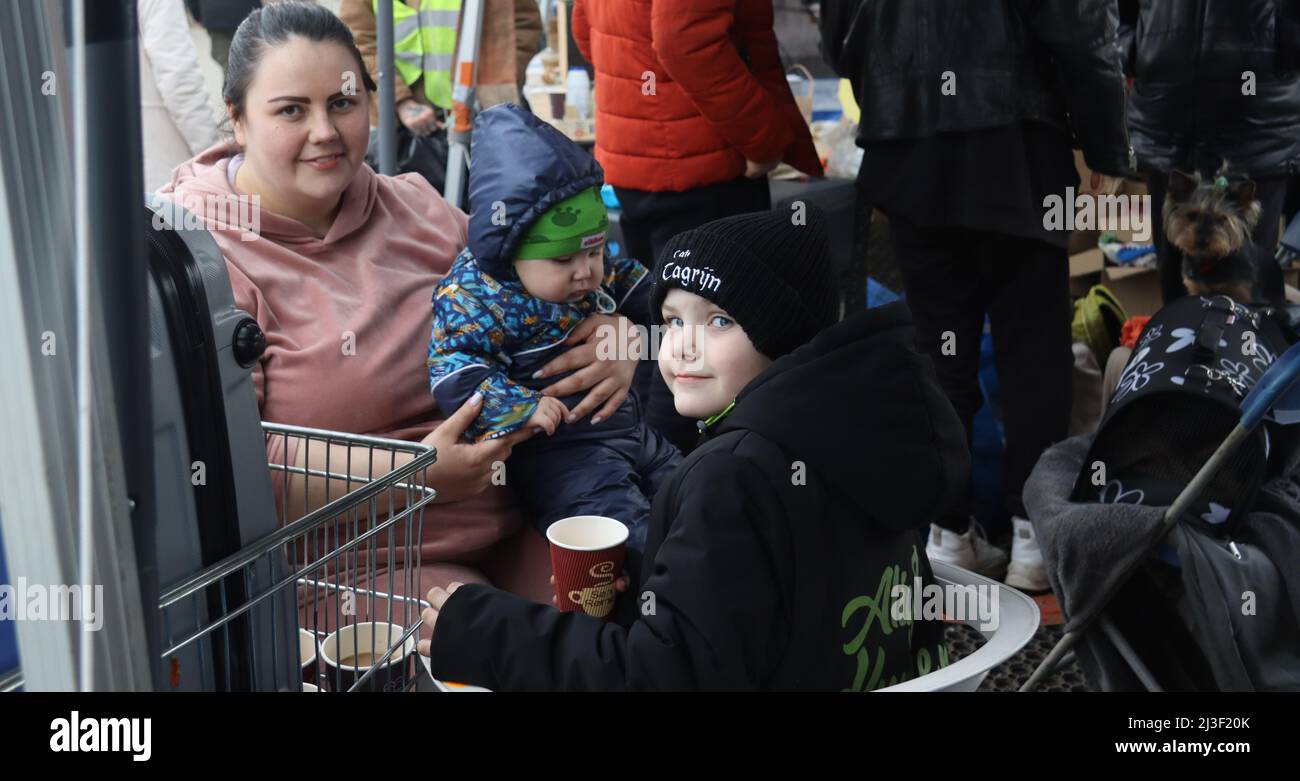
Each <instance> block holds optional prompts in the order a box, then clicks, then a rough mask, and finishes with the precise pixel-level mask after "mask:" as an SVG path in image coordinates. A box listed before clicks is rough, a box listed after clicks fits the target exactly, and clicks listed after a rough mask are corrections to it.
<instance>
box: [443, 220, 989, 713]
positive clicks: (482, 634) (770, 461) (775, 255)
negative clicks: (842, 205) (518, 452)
mask: <svg viewBox="0 0 1300 781" xmlns="http://www.w3.org/2000/svg"><path fill="white" fill-rule="evenodd" d="M801 217H805V218H806V219H800V218H801ZM829 258H830V255H829V246H828V243H827V237H826V231H825V226H824V225H823V223H822V218H821V215H820V214H819V213H817V212H814V211H809V212H806V213H801V212H799V211H796V212H793V213H790V212H777V211H773V212H761V213H755V214H748V215H741V216H738V217H730V218H727V219H723V220H718V221H716V222H712V223H708V224H706V225H704V226H702V227H700V228H697V229H695V230H691V231H687V232H685V233H682V234H679V235H678V236H676V237H674V238H673V239H672V240H671V241H670V242H669V243H668V245H667V246H665V248H664V249H663V251H662V253H661V255H660V258H659V263H658V266H657V268H656V270H655V278H654V284H655V288H654V290H653V291H652V296H653V300H654V302H655V304H654V305H655V308H656V311H655V315H656V317H657V319H658V320H659V322H662V323H664V324H665V325H666V326H667V328H668V335H667V338H666V340H665V341H664V344H663V346H662V348H661V351H660V356H659V365H660V371H661V372H662V373H663V375H664V378H665V380H666V381H667V382H668V385H669V387H670V388H671V389H672V391H673V396H674V402H675V404H676V406H677V409H678V411H679V412H680V413H681V414H683V415H692V416H695V417H698V418H703V419H704V420H703V421H702V422H701V431H702V435H703V441H702V443H701V444H700V446H699V447H697V448H696V449H695V450H694V451H693V452H692V453H691V454H690V455H689V456H688V457H687V458H686V459H685V460H684V461H683V462H682V465H681V466H680V467H679V468H678V469H677V471H676V472H674V473H673V475H672V477H671V478H670V479H669V481H668V483H667V485H666V486H665V487H664V488H663V489H662V490H661V491H660V492H659V494H658V495H656V496H655V500H654V504H653V507H652V511H651V521H650V533H649V538H648V540H647V544H646V548H645V558H644V561H643V562H642V566H641V567H640V572H639V577H636V578H635V579H634V582H635V583H637V585H638V587H637V588H636V589H635V591H633V592H632V593H629V594H627V595H625V596H623V597H621V598H620V599H621V601H622V603H623V604H622V605H621V606H620V607H621V608H622V609H621V611H620V618H619V620H617V621H616V622H611V623H602V622H601V621H599V620H597V619H594V618H591V617H589V616H586V615H582V614H578V613H561V612H560V611H558V610H556V609H554V608H552V607H549V606H544V605H536V604H532V603H529V602H527V601H525V600H523V599H520V598H519V597H515V596H513V595H510V594H506V593H504V592H500V591H496V590H494V589H492V588H489V587H486V586H481V585H473V584H471V585H466V586H463V587H457V586H456V585H455V584H453V586H452V587H451V588H450V589H448V590H447V591H444V590H442V589H439V588H435V589H433V590H432V591H431V592H430V593H429V600H430V601H431V602H432V603H433V606H434V607H433V608H432V609H429V610H426V611H425V615H424V620H425V621H426V622H427V623H429V624H431V625H434V631H433V639H432V641H431V643H429V642H423V643H421V652H422V653H425V654H429V652H430V651H431V652H432V653H431V656H432V659H431V665H432V671H433V674H434V676H435V677H438V678H440V679H444V680H454V681H462V682H466V683H472V684H477V685H480V686H486V687H488V688H491V689H497V690H622V689H643V690H644V689H658V690H663V689H670V690H685V689H710V690H712V689H731V690H776V689H800V690H830V691H837V690H840V691H865V690H870V689H875V688H879V687H883V686H888V685H890V684H893V683H898V682H901V681H904V680H907V679H909V678H912V677H915V676H918V675H923V674H925V673H927V672H930V671H932V670H936V669H938V668H939V667H941V666H943V665H944V664H945V663H946V661H947V650H946V648H945V647H944V644H943V632H942V624H941V623H939V622H937V621H921V620H917V621H915V622H914V621H913V620H912V618H911V617H910V611H899V610H894V609H891V608H892V607H894V606H895V603H901V602H903V601H905V599H910V597H907V595H908V594H910V593H911V590H913V589H915V588H917V587H920V586H923V585H924V584H927V583H929V581H930V578H931V575H930V567H929V562H928V560H927V559H926V557H925V554H924V549H923V544H924V541H923V538H922V536H921V534H920V532H919V531H918V530H919V529H921V528H923V527H924V526H925V525H926V524H928V523H929V521H930V519H931V518H932V517H934V515H935V514H936V513H937V512H940V511H942V510H944V509H945V508H946V506H947V505H948V504H949V503H950V502H951V501H953V500H954V499H955V498H957V497H958V496H959V493H958V492H959V491H960V488H961V486H962V484H963V482H962V481H963V480H964V478H965V476H966V472H967V470H968V469H969V455H968V453H967V450H966V437H965V433H964V431H963V429H962V427H961V424H960V422H959V421H958V420H957V417H956V414H955V413H954V412H953V411H952V407H951V405H949V403H948V401H947V399H946V398H945V397H944V396H943V393H942V392H941V391H940V389H939V387H938V384H937V383H936V381H935V378H934V370H933V368H932V366H931V364H930V363H929V360H928V359H926V358H923V357H922V356H920V355H918V354H917V353H916V352H915V351H914V350H913V348H912V347H911V344H912V341H913V336H912V330H911V326H910V325H909V323H908V315H907V310H906V308H905V307H903V305H901V304H895V305H891V306H888V307H881V308H878V309H873V310H868V311H866V312H862V313H860V314H857V315H854V316H853V317H851V318H849V319H847V320H845V321H843V322H841V323H838V324H836V323H835V319H836V307H837V299H836V295H835V290H834V286H833V284H832V281H831V270H830V260H829ZM899 589H904V590H903V591H900V590H899ZM435 622H436V623H435Z"/></svg>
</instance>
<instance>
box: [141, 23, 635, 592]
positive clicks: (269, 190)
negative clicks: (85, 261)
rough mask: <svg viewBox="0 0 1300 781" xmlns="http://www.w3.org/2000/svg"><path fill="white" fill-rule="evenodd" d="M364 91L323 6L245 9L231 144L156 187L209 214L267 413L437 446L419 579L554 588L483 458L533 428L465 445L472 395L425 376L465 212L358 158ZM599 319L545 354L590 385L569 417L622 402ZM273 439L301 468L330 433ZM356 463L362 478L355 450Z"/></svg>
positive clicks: (630, 365)
mask: <svg viewBox="0 0 1300 781" xmlns="http://www.w3.org/2000/svg"><path fill="white" fill-rule="evenodd" d="M374 89H375V86H374V83H373V82H372V81H371V78H370V76H369V74H368V73H367V72H366V69H365V66H364V65H363V64H362V62H361V58H360V55H359V53H358V52H357V50H356V47H355V45H354V44H353V42H352V37H351V34H350V33H349V32H348V30H347V28H346V27H345V26H344V25H343V24H342V22H341V21H339V19H338V18H337V17H335V16H334V15H333V14H332V13H330V12H329V11H327V10H325V9H323V8H321V7H319V6H315V5H304V4H296V3H287V4H274V5H268V6H266V7H265V8H263V9H261V10H260V11H254V12H253V13H252V14H251V15H250V16H249V17H248V18H247V19H246V20H245V21H244V23H243V24H242V25H241V26H240V28H239V30H238V32H236V34H235V37H234V40H233V42H232V44H231V48H230V61H229V65H228V67H227V70H226V76H225V84H224V87H223V98H224V100H225V103H226V107H227V112H228V113H229V116H230V119H231V122H232V124H233V127H234V135H235V139H234V142H233V143H231V142H227V143H225V144H219V145H217V146H214V147H212V148H211V149H208V150H207V151H205V152H203V153H202V154H200V155H199V156H198V157H196V158H194V159H193V160H191V161H189V162H188V163H186V164H184V165H182V166H180V167H179V168H177V169H176V170H175V171H174V172H173V174H172V181H171V183H170V184H169V185H167V186H166V187H164V188H163V189H162V190H160V191H159V194H161V195H164V196H167V197H169V198H172V199H174V200H176V201H177V202H179V203H180V205H181V206H184V207H185V208H186V209H187V210H189V211H190V212H192V213H194V214H197V215H200V216H201V217H202V218H203V220H204V224H205V227H206V228H207V229H208V230H209V231H210V232H211V234H212V235H213V237H214V238H215V239H216V242H217V244H218V246H219V247H220V248H221V250H222V253H223V254H224V255H225V258H226V266H227V269H228V270H229V272H230V278H231V284H232V286H233V288H234V294H235V301H236V303H237V305H238V306H239V307H240V308H241V309H244V310H245V311H247V312H248V313H250V314H251V315H252V316H253V317H255V318H256V319H257V322H258V324H259V325H260V326H261V328H262V330H263V331H264V332H265V334H266V339H267V347H266V351H265V353H264V354H263V355H262V358H261V361H260V363H259V365H258V366H256V367H255V368H254V370H253V378H254V385H255V387H256V390H257V402H258V408H259V410H260V412H261V415H262V418H263V420H268V421H275V422H278V423H289V424H295V425H302V426H310V427H315V428H323V429H331V430H336V431H347V432H353V433H359V434H369V435H374V436H381V437H390V438H394V439H403V440H409V441H423V442H425V443H427V444H431V445H433V446H435V447H436V448H437V449H438V460H437V463H436V464H435V465H434V466H433V467H431V468H430V469H429V472H428V475H427V478H428V481H429V484H430V485H432V486H433V487H435V488H436V489H437V490H438V492H439V497H438V500H437V502H438V505H437V506H435V507H434V508H433V509H432V511H431V512H426V513H425V523H424V535H423V539H422V540H421V543H422V545H421V556H422V560H423V563H424V566H423V567H422V569H421V573H420V581H419V584H418V585H419V590H418V592H417V593H418V594H419V595H423V594H425V593H427V592H428V590H429V589H430V588H431V587H432V586H434V585H443V586H445V585H446V584H447V583H449V582H450V581H453V580H471V581H474V582H481V583H489V582H490V583H494V584H495V585H497V586H499V587H501V588H504V589H507V590H511V591H514V592H516V593H519V594H520V595H522V596H526V597H529V598H532V599H535V600H538V601H547V600H549V598H550V594H551V592H550V588H549V586H548V584H547V577H548V575H549V561H548V559H547V551H546V545H545V542H544V541H543V540H542V539H541V538H540V536H538V535H537V533H536V532H534V531H533V530H532V529H531V528H530V527H529V525H527V524H524V523H522V520H523V519H522V518H521V516H520V514H519V511H518V509H517V508H516V506H515V504H514V500H513V498H512V497H511V495H510V493H509V491H508V489H506V488H505V487H503V486H497V485H492V483H493V481H492V476H493V474H494V470H493V465H494V464H495V463H497V462H504V461H505V460H506V458H507V457H508V456H509V454H510V449H511V448H512V447H513V446H514V445H515V444H517V443H518V442H520V441H522V440H523V439H526V438H527V437H528V436H531V434H532V432H519V433H518V434H516V435H515V436H512V437H505V438H502V439H497V440H493V441H491V442H486V443H483V444H469V443H468V442H467V441H466V439H465V438H464V437H462V436H461V434H462V433H463V431H464V429H465V427H466V426H467V425H468V424H469V422H470V421H472V420H473V419H474V417H475V416H476V415H477V414H478V404H480V403H481V402H479V401H477V400H474V399H471V400H470V401H469V402H466V404H465V406H464V407H462V408H461V409H460V410H441V411H439V410H438V409H437V407H436V404H435V402H434V398H433V396H432V394H431V393H430V392H429V389H428V387H427V376H428V373H427V370H426V367H425V355H426V349H427V345H428V339H429V333H430V328H431V319H430V302H431V300H432V294H433V290H434V287H435V286H436V285H437V283H438V281H439V279H441V277H442V276H443V275H444V274H446V272H447V270H448V269H449V268H450V267H451V263H452V260H453V259H454V258H455V256H456V254H457V253H458V252H459V251H460V249H461V248H463V247H464V246H465V244H466V241H467V237H466V216H465V214H464V213H463V212H461V211H460V210H458V209H456V208H455V207H453V206H451V205H450V204H448V203H447V202H446V201H444V200H443V199H442V198H441V197H440V196H439V195H438V193H437V192H436V191H435V190H434V189H433V188H432V187H431V186H429V185H428V184H427V183H426V182H425V181H424V180H423V179H422V178H420V177H419V176H418V175H415V174H407V175H402V176H397V177H387V176H380V175H378V174H376V173H375V172H374V171H372V170H371V169H370V168H369V167H367V166H366V165H365V164H364V163H363V157H364V155H365V149H366V141H367V138H368V134H369V121H368V116H369V101H370V100H372V99H373V96H372V95H371V92H372V91H373V90H374ZM231 204H238V206H235V207H231ZM592 321H597V322H592ZM602 323H614V324H615V326H617V322H616V321H615V319H614V318H609V317H593V318H588V322H586V323H584V327H583V328H580V329H577V330H576V331H575V333H574V334H572V335H571V336H570V341H571V342H573V343H575V344H577V346H576V347H575V348H574V349H572V350H570V351H569V352H568V353H566V354H565V355H563V356H561V357H560V358H557V359H556V360H555V361H553V362H552V363H551V364H549V365H548V367H547V369H546V371H547V372H548V373H550V374H559V373H562V372H565V371H570V370H575V369H576V370H577V371H575V372H574V373H573V374H572V375H571V376H570V377H568V378H566V379H564V380H562V381H561V382H557V383H556V384H554V385H552V386H550V388H551V389H550V390H548V393H553V394H554V395H557V396H562V395H565V394H569V393H574V392H578V391H581V390H584V389H588V388H591V389H592V391H591V392H590V393H589V394H588V396H587V397H586V398H585V400H584V401H583V404H582V408H577V409H575V412H577V413H579V414H580V415H585V414H587V413H589V412H591V411H593V410H595V409H597V408H599V407H601V406H604V405H606V404H611V403H612V404H615V405H617V404H618V403H619V402H621V401H622V398H623V396H624V395H625V394H626V393H627V389H628V387H629V386H630V385H631V378H632V373H633V371H634V369H635V365H634V362H629V361H603V360H597V358H596V346H595V342H594V333H595V331H596V328H597V327H599V326H600V325H601V324H602ZM440 412H441V413H442V415H443V416H447V420H446V421H443V422H440V421H439V417H440V415H439V413H440ZM276 440H278V438H273V440H272V445H271V447H270V448H269V452H268V458H269V459H270V460H271V461H272V463H279V462H282V461H287V462H288V463H293V464H297V465H300V466H301V465H302V464H304V463H306V462H307V460H308V457H309V456H308V454H307V453H305V452H302V451H304V450H308V449H311V450H312V451H313V452H312V453H311V454H310V460H311V462H312V463H313V464H323V463H324V457H325V445H324V444H323V443H319V442H312V443H311V445H310V447H309V448H299V447H295V446H293V445H292V444H291V445H290V446H289V448H288V449H289V450H290V452H288V453H285V452H283V451H284V447H281V446H279V442H278V441H276ZM335 450H336V452H332V453H330V454H329V455H330V463H331V464H333V465H339V464H345V463H349V462H348V459H347V456H348V454H347V452H346V451H347V448H345V447H341V446H336V448H335ZM399 461H400V458H399ZM351 463H352V464H353V468H352V471H353V473H354V474H358V473H359V474H360V475H361V476H363V477H368V476H369V475H367V474H365V472H366V469H367V467H366V466H365V464H366V463H367V462H366V460H365V459H363V458H356V457H354V458H353V460H352V462H351ZM385 466H387V461H385ZM336 468H338V467H336ZM376 471H380V472H382V471H385V470H381V469H377V470H376ZM293 482H294V480H293V479H292V478H291V484H290V486H289V490H288V491H287V494H286V495H287V497H289V505H290V506H289V507H287V508H285V509H286V511H287V517H289V518H296V517H299V516H301V515H302V514H304V513H305V512H306V511H307V510H308V509H311V508H314V507H318V506H320V505H322V504H324V484H323V482H322V481H315V482H316V483H319V485H316V486H315V487H316V488H317V489H319V495H312V496H309V497H307V501H306V502H305V503H304V500H303V491H302V487H301V485H300V484H299V486H298V489H297V490H296V491H295V490H294V486H293ZM338 485H340V484H337V483H336V484H335V486H334V487H332V488H331V496H332V497H335V498H336V497H338V496H339V495H340V492H339V490H338ZM278 493H279V492H278V491H277V494H278Z"/></svg>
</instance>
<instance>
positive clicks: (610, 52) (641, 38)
mask: <svg viewBox="0 0 1300 781" xmlns="http://www.w3.org/2000/svg"><path fill="white" fill-rule="evenodd" d="M772 22H773V15H772V0H577V2H576V4H575V6H574V9H573V37H574V40H576V41H577V43H578V47H579V48H580V49H581V50H582V53H583V55H584V56H585V57H586V58H587V59H588V60H589V61H590V62H591V63H592V65H594V66H595V69H596V159H597V160H599V161H600V164H601V165H602V166H604V168H605V180H606V181H607V182H609V183H610V184H612V185H615V186H617V187H627V188H631V189H637V190H648V191H652V192H662V191H665V190H671V191H678V192H680V191H682V190H689V189H692V188H694V187H700V186H702V185H706V184H715V183H717V182H725V181H728V180H731V179H735V178H737V177H739V176H741V175H742V174H744V172H745V160H746V159H749V160H753V161H755V162H765V161H771V160H776V159H778V158H779V159H781V160H783V161H785V162H787V163H790V164H791V165H793V166H794V167H795V168H797V169H799V170H800V171H803V172H804V173H807V174H810V175H813V176H820V175H821V174H822V166H821V162H820V161H819V160H818V158H817V150H816V149H815V148H814V147H813V143H812V136H811V135H810V134H809V132H808V126H807V124H806V123H805V122H804V121H803V116H802V115H801V114H800V113H799V108H798V106H796V105H795V102H794V96H793V95H791V94H790V86H789V84H788V83H787V82H786V79H785V68H784V67H783V66H782V64H781V56H780V54H779V52H778V51H777V46H776V34H775V33H774V32H773V31H772Z"/></svg>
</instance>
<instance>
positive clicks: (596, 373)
mask: <svg viewBox="0 0 1300 781" xmlns="http://www.w3.org/2000/svg"><path fill="white" fill-rule="evenodd" d="M626 319H627V318H624V317H622V316H621V315H590V316H588V317H587V318H586V319H585V320H583V321H582V322H581V323H579V324H578V327H577V328H574V329H573V331H571V332H570V333H569V336H568V338H567V339H565V340H564V343H565V344H569V345H574V346H573V347H572V349H570V350H569V351H568V352H566V353H564V354H563V355H560V356H558V357H556V358H554V359H552V360H551V361H550V362H549V363H547V364H546V365H545V366H543V367H542V370H541V371H540V372H538V373H537V374H536V375H535V376H536V377H538V378H541V377H550V376H553V375H556V374H563V373H564V372H567V371H573V370H575V369H576V371H574V372H573V374H570V375H569V376H568V377H565V378H564V379H562V380H560V381H559V382H556V383H554V384H552V385H549V386H547V387H546V389H545V390H543V391H542V393H544V394H546V395H547V396H557V397H562V396H568V395H570V394H573V393H578V392H579V391H584V390H586V391H587V395H586V396H585V397H584V398H583V399H582V401H581V402H579V403H578V406H576V407H574V408H573V410H572V411H570V412H569V415H568V418H567V420H568V422H569V423H574V422H576V421H579V420H582V419H583V418H584V417H586V416H587V415H590V414H591V413H592V411H595V410H597V409H599V411H597V412H596V415H595V416H594V417H592V419H591V422H592V423H599V422H600V421H602V420H604V419H606V418H608V417H609V416H610V415H613V414H614V411H615V410H617V409H618V406H619V405H620V404H622V403H623V400H624V399H626V398H627V394H628V391H629V390H631V388H632V377H633V376H634V375H635V374H636V365H637V359H636V358H635V357H632V356H636V355H638V354H639V348H637V349H634V347H633V345H632V344H628V345H622V346H620V347H621V349H617V350H615V351H614V352H615V354H616V355H618V356H619V357H618V358H614V359H608V358H607V359H602V358H601V357H600V350H599V349H598V347H599V344H600V340H601V339H602V338H604V337H605V335H606V334H608V333H610V331H609V330H602V329H601V326H609V327H610V328H613V329H614V330H613V332H612V333H616V334H621V333H626V334H636V333H637V329H636V328H635V327H633V325H632V324H631V323H630V322H629V323H627V324H626V325H625V326H623V327H622V328H620V327H619V321H620V320H626ZM607 349H608V348H607ZM588 389H590V390H588Z"/></svg>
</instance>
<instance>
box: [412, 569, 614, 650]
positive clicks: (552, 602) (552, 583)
mask: <svg viewBox="0 0 1300 781" xmlns="http://www.w3.org/2000/svg"><path fill="white" fill-rule="evenodd" d="M631 586H632V579H631V578H629V577H628V576H627V575H624V576H623V577H621V578H619V579H618V580H616V581H614V590H615V591H617V592H618V593H620V594H622V593H623V592H624V591H627V590H628V588H630V587H631ZM554 590H555V576H554V575H552V576H551V591H554ZM429 593H431V594H432V593H433V592H429ZM551 604H552V605H556V606H558V605H559V604H560V603H559V600H557V599H556V597H555V595H554V594H552V595H551ZM427 655H428V654H426V656H427Z"/></svg>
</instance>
